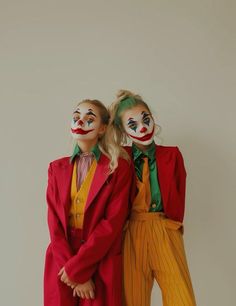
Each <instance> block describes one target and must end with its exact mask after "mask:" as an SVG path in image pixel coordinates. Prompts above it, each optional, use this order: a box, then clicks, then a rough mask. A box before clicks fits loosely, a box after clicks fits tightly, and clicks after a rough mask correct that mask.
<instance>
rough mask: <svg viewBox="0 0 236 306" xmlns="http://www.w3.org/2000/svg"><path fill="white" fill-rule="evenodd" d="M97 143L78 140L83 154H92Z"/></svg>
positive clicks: (95, 141)
mask: <svg viewBox="0 0 236 306" xmlns="http://www.w3.org/2000/svg"><path fill="white" fill-rule="evenodd" d="M97 142H98V140H97V139H91V140H88V139H86V140H77V144H78V146H79V147H80V149H81V151H82V152H83V153H85V152H90V151H91V150H92V148H93V147H94V146H95V145H96V144H97Z"/></svg>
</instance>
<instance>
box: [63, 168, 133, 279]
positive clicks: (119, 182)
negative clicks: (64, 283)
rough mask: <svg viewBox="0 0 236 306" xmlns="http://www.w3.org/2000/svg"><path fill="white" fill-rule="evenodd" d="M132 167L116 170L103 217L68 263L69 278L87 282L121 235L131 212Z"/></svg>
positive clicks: (66, 268)
mask: <svg viewBox="0 0 236 306" xmlns="http://www.w3.org/2000/svg"><path fill="white" fill-rule="evenodd" d="M130 169H131V168H130V167H129V166H128V164H127V163H122V164H121V165H120V166H119V167H118V169H116V171H115V173H114V174H113V178H112V181H111V182H112V184H113V186H114V187H113V190H112V195H111V197H110V200H109V203H108V205H107V208H106V212H105V216H104V218H103V219H102V220H101V221H100V222H99V224H98V225H97V226H96V228H95V229H94V231H93V232H92V234H91V235H90V237H89V239H88V240H87V241H86V242H85V243H84V244H83V245H82V246H81V248H80V249H79V251H78V253H77V254H76V255H75V256H74V257H72V258H71V259H70V260H69V261H68V262H67V263H66V265H65V271H66V273H67V275H68V276H69V278H70V279H71V280H73V281H75V282H78V283H85V282H86V281H87V280H89V279H90V278H91V277H92V275H93V274H94V272H95V270H96V268H97V264H98V262H99V261H101V260H102V258H103V257H104V256H105V255H106V254H107V252H108V251H109V248H110V247H111V246H112V244H113V242H114V241H115V239H116V238H117V237H118V236H119V235H122V228H123V226H124V223H125V220H126V218H127V215H128V205H129V203H128V202H129V189H130V185H131V180H132V174H131V170H130Z"/></svg>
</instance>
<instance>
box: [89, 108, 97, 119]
mask: <svg viewBox="0 0 236 306" xmlns="http://www.w3.org/2000/svg"><path fill="white" fill-rule="evenodd" d="M87 115H93V116H94V117H97V116H96V115H95V114H94V112H93V110H92V109H91V108H89V109H88V112H87Z"/></svg>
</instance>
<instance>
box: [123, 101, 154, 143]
mask: <svg viewBox="0 0 236 306" xmlns="http://www.w3.org/2000/svg"><path fill="white" fill-rule="evenodd" d="M121 121H122V124H123V127H124V129H125V132H126V134H127V135H128V136H129V137H130V139H131V140H132V141H133V142H134V143H137V144H141V145H144V146H147V145H150V144H151V143H152V141H153V138H154V131H155V124H154V120H153V117H152V115H151V114H150V112H149V111H148V110H147V108H146V107H145V106H143V105H137V106H135V107H133V108H131V109H127V110H125V111H124V112H123V114H122V115H121Z"/></svg>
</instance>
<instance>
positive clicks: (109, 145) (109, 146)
mask: <svg viewBox="0 0 236 306" xmlns="http://www.w3.org/2000/svg"><path fill="white" fill-rule="evenodd" d="M83 103H90V104H92V105H94V106H95V107H97V108H98V112H99V114H100V117H101V121H102V124H104V125H105V126H106V131H105V133H104V134H103V135H101V136H99V137H98V147H99V149H100V150H101V152H102V153H103V154H104V155H106V156H107V157H108V158H109V159H110V163H109V169H110V173H113V172H114V171H115V169H116V168H117V166H118V158H119V157H124V158H125V159H128V158H127V156H126V155H124V154H123V150H122V149H121V147H120V146H119V145H118V144H117V143H116V142H115V141H114V138H113V137H112V134H111V131H110V114H109V111H108V109H107V108H106V107H105V105H104V104H103V103H102V102H101V101H99V100H90V99H85V100H82V101H81V102H79V103H78V104H77V107H78V106H79V105H81V104H83Z"/></svg>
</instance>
